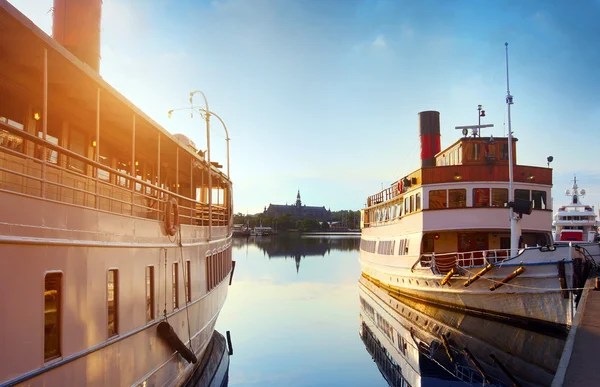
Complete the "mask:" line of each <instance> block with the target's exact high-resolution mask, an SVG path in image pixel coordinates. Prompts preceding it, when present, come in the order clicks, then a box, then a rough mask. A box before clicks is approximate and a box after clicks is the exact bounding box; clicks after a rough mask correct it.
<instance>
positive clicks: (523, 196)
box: [515, 189, 529, 200]
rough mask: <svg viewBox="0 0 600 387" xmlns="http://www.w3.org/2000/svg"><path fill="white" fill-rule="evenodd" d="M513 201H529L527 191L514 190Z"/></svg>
mask: <svg viewBox="0 0 600 387" xmlns="http://www.w3.org/2000/svg"><path fill="white" fill-rule="evenodd" d="M515 200H529V190H528V189H516V190H515Z"/></svg>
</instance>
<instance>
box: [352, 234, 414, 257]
mask: <svg viewBox="0 0 600 387" xmlns="http://www.w3.org/2000/svg"><path fill="white" fill-rule="evenodd" d="M409 243H410V239H407V238H403V239H400V240H399V248H398V255H406V254H408V245H409ZM395 247H396V241H395V240H391V241H379V242H377V241H367V240H364V239H361V240H360V249H361V250H363V251H366V252H368V253H375V250H377V254H382V255H394V252H395Z"/></svg>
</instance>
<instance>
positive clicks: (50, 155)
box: [35, 132, 58, 164]
mask: <svg viewBox="0 0 600 387" xmlns="http://www.w3.org/2000/svg"><path fill="white" fill-rule="evenodd" d="M38 137H39V138H44V133H42V132H38ZM46 140H47V141H48V142H49V143H51V144H54V145H58V138H57V137H54V136H51V135H49V134H48V133H46ZM35 149H36V152H37V158H38V159H41V158H42V146H41V145H36V147H35ZM46 161H47V162H49V163H52V164H57V163H58V152H57V151H55V150H51V149H46Z"/></svg>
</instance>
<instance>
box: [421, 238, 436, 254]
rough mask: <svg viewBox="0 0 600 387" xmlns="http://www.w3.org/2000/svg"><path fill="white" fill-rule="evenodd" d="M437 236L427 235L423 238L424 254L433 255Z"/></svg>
mask: <svg viewBox="0 0 600 387" xmlns="http://www.w3.org/2000/svg"><path fill="white" fill-rule="evenodd" d="M434 238H435V234H426V235H425V236H424V237H423V253H433V251H434V250H433V247H434V241H435V239H434Z"/></svg>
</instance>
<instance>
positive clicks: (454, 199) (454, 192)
mask: <svg viewBox="0 0 600 387" xmlns="http://www.w3.org/2000/svg"><path fill="white" fill-rule="evenodd" d="M448 198H449V203H448V204H449V206H448V207H449V208H460V207H466V206H467V190H466V189H464V188H463V189H449V190H448Z"/></svg>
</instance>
